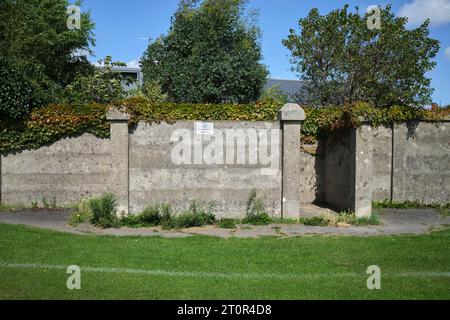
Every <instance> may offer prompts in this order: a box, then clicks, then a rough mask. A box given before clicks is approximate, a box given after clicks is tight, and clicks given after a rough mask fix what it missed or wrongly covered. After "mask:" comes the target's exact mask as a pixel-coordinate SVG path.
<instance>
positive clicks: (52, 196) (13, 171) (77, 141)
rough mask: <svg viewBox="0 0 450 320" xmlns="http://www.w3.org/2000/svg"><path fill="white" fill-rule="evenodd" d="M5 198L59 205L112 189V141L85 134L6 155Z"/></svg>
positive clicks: (4, 158)
mask: <svg viewBox="0 0 450 320" xmlns="http://www.w3.org/2000/svg"><path fill="white" fill-rule="evenodd" d="M1 176H2V179H1V200H2V202H4V203H13V204H27V205H31V203H32V202H38V203H39V204H42V200H43V198H45V199H46V200H47V201H48V202H50V201H53V200H56V202H57V204H59V205H67V204H72V203H75V202H77V201H79V200H81V199H84V198H88V197H92V196H97V195H100V194H102V193H106V192H109V191H110V178H111V152H110V140H108V139H106V140H102V139H98V138H96V137H95V136H93V135H90V134H85V135H83V136H81V137H78V138H67V139H63V140H60V141H58V142H56V143H54V144H52V145H50V146H47V147H43V148H40V149H38V150H30V151H23V152H20V153H17V154H10V155H8V156H2V160H1Z"/></svg>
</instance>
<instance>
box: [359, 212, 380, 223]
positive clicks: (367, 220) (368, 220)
mask: <svg viewBox="0 0 450 320" xmlns="http://www.w3.org/2000/svg"><path fill="white" fill-rule="evenodd" d="M380 224H381V221H380V219H379V218H378V216H376V215H374V214H372V215H371V216H370V217H361V218H356V223H355V225H357V226H377V225H380Z"/></svg>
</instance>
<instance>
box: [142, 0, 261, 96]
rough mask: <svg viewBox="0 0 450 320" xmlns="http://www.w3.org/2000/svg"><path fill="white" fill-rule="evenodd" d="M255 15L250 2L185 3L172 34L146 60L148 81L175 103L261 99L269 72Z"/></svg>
mask: <svg viewBox="0 0 450 320" xmlns="http://www.w3.org/2000/svg"><path fill="white" fill-rule="evenodd" d="M255 16H256V15H255V13H254V12H253V13H249V12H248V11H247V10H246V1H245V0H203V1H199V0H181V2H180V4H179V8H178V10H177V12H176V13H175V15H174V16H173V18H172V22H171V26H170V29H169V32H168V34H167V35H163V36H161V37H159V38H158V39H156V40H155V41H152V42H151V43H150V45H149V47H148V48H147V51H146V52H145V54H144V57H143V58H142V60H141V64H142V67H143V73H144V81H145V82H146V83H155V82H157V83H159V84H160V85H161V88H162V90H163V92H164V93H166V94H167V95H168V98H169V100H172V101H175V102H205V103H219V102H235V103H245V102H250V101H254V100H257V99H258V97H259V96H260V94H261V90H262V88H263V86H264V84H265V82H266V77H267V74H268V72H267V69H266V67H265V66H264V65H262V64H261V59H262V55H261V48H260V44H259V40H260V30H259V28H258V27H257V25H256V24H255Z"/></svg>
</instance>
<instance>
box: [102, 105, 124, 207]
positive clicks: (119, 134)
mask: <svg viewBox="0 0 450 320" xmlns="http://www.w3.org/2000/svg"><path fill="white" fill-rule="evenodd" d="M106 119H107V120H108V121H110V122H111V164H112V168H111V169H112V170H111V185H110V189H111V193H113V194H114V195H115V196H116V199H117V205H118V210H119V213H120V212H124V213H126V214H128V213H129V207H130V205H129V174H128V168H129V137H128V120H129V119H130V116H129V115H128V114H126V113H123V112H120V111H119V110H117V109H110V110H109V111H108V113H107V115H106Z"/></svg>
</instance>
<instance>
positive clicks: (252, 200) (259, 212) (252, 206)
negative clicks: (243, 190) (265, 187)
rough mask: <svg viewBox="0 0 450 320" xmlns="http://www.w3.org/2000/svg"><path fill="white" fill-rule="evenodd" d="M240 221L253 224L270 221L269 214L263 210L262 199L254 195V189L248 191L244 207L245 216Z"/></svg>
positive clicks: (266, 223)
mask: <svg viewBox="0 0 450 320" xmlns="http://www.w3.org/2000/svg"><path fill="white" fill-rule="evenodd" d="M242 222H243V223H245V224H254V225H268V224H270V223H271V222H272V219H271V218H270V216H269V215H268V214H267V212H265V206H264V202H263V200H262V199H260V198H258V197H257V196H256V190H252V192H251V193H250V196H249V198H248V200H247V207H246V209H245V218H244V220H242Z"/></svg>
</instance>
